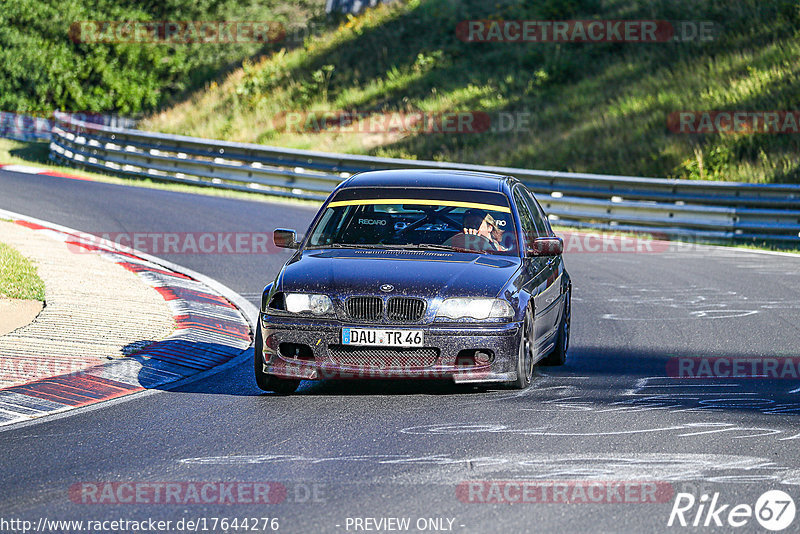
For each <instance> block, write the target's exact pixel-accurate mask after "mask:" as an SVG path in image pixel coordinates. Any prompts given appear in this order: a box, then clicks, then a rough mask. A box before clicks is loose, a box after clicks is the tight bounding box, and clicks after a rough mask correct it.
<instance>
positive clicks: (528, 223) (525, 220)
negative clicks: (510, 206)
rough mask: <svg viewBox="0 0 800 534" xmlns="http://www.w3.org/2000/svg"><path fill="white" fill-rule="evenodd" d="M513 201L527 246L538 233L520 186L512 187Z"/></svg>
mask: <svg viewBox="0 0 800 534" xmlns="http://www.w3.org/2000/svg"><path fill="white" fill-rule="evenodd" d="M514 203H515V204H516V205H517V211H518V212H519V219H520V222H521V223H522V233H523V242H524V243H525V246H526V247H527V246H528V245H530V244H531V242H533V240H534V239H536V237H537V236H538V235H539V233H538V232H537V230H536V226H535V225H534V222H533V216H532V215H531V212H530V208H529V207H528V203H527V202H526V201H525V195H524V193H523V192H522V188H521V187H520V186H517V187H515V188H514Z"/></svg>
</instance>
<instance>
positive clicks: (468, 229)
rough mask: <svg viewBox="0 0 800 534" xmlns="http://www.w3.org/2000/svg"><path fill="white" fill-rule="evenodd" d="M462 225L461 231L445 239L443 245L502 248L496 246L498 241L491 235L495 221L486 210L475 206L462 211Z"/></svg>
mask: <svg viewBox="0 0 800 534" xmlns="http://www.w3.org/2000/svg"><path fill="white" fill-rule="evenodd" d="M463 225H464V228H463V230H462V231H461V233H459V234H456V235H454V236H453V237H451V238H450V239H448V240H447V241H445V242H444V244H445V245H450V246H454V247H459V248H465V249H469V250H503V249H500V248H498V243H497V242H496V241H495V240H494V239H493V237H492V231H493V230H494V229H495V228H496V222H495V219H494V217H492V216H491V214H489V213H488V212H487V211H484V210H481V209H476V208H471V209H468V210H467V211H465V212H464V223H463ZM472 236H475V237H472Z"/></svg>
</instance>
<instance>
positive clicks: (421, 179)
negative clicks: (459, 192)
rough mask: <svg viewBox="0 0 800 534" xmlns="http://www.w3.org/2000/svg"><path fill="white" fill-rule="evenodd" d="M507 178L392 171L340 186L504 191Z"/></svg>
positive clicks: (357, 177)
mask: <svg viewBox="0 0 800 534" xmlns="http://www.w3.org/2000/svg"><path fill="white" fill-rule="evenodd" d="M507 179H508V176H503V175H502V174H490V173H488V172H470V171H456V170H445V169H394V170H387V171H368V172H363V173H360V174H356V175H354V176H352V177H350V178H349V179H348V180H346V181H345V182H344V183H343V184H342V186H341V187H342V188H349V187H426V188H427V187H431V188H437V189H472V190H479V191H503V183H504V182H505V180H507Z"/></svg>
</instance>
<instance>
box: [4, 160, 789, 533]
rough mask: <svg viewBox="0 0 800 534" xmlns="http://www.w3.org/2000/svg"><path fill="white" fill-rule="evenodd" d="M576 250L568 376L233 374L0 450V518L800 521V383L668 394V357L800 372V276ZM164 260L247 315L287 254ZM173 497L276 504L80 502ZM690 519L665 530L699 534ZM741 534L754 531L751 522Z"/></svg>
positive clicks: (169, 216)
mask: <svg viewBox="0 0 800 534" xmlns="http://www.w3.org/2000/svg"><path fill="white" fill-rule="evenodd" d="M0 208H4V209H7V210H11V211H15V212H18V213H23V214H26V215H30V216H34V217H38V218H41V219H44V220H47V221H51V222H54V223H58V224H62V225H66V226H69V227H72V228H76V229H79V230H82V231H86V232H90V233H104V232H207V231H213V232H271V231H272V229H273V228H275V227H278V226H281V227H290V228H296V229H297V230H298V231H299V232H300V233H302V232H304V231H305V228H306V225H307V224H308V222H309V221H310V219H311V217H312V216H313V215H314V213H315V209H314V208H313V207H306V206H301V205H293V204H288V203H274V204H272V203H270V204H267V203H259V202H249V201H243V200H232V199H224V198H216V197H208V196H199V195H190V194H184V193H171V192H163V191H157V190H151V189H144V188H132V187H125V186H118V185H110V184H103V183H96V182H88V181H78V180H69V179H63V178H57V177H49V176H37V175H26V174H18V173H12V172H5V171H0ZM568 248H569V242H568ZM577 248H578V247H577V246H573V247H572V248H571V250H570V252H568V253H567V254H566V255H565V258H566V259H565V261H566V264H567V268H568V269H569V271H570V274H571V276H572V279H573V284H574V293H573V319H572V320H573V323H572V332H573V333H572V342H571V348H570V356H569V359H568V361H567V364H566V365H565V366H563V367H560V368H540V369H539V371H538V375H537V377H536V378H535V379H534V384H533V386H532V387H531V388H530V389H529V390H528V391H525V392H522V393H519V392H515V391H510V390H502V389H494V390H488V391H485V390H479V389H476V388H471V387H456V386H454V385H451V384H447V383H439V382H433V381H427V382H421V383H403V382H386V381H373V382H353V381H329V382H322V383H307V382H305V383H303V385H302V386H301V389H300V390H299V392H298V393H297V394H296V395H294V396H290V397H278V396H274V395H271V394H265V393H262V392H261V391H260V390H258V389H257V388H256V386H255V383H254V380H253V376H252V364H251V362H250V361H247V362H245V363H243V364H242V365H239V366H236V367H233V368H230V369H227V370H224V371H222V372H221V373H219V374H216V375H214V376H211V377H208V378H205V379H203V380H200V381H197V382H194V383H191V384H188V385H186V386H183V387H180V388H178V389H176V390H171V391H159V392H157V393H155V394H150V395H144V396H139V397H137V398H134V399H132V400H130V401H127V402H123V403H119V404H112V405H107V406H103V407H101V408H100V409H96V410H92V411H87V412H83V413H77V414H75V415H71V416H69V417H64V418H61V419H56V420H44V421H42V422H40V423H38V424H35V425H31V426H27V427H22V428H11V429H10V430H7V431H4V432H0V448H1V449H2V451H3V462H2V466H1V467H0V487H2V492H0V494H2V496H0V517H2V518H3V519H10V518H19V519H27V520H31V521H34V523H36V522H37V521H39V519H40V518H47V520H110V519H121V518H122V519H139V520H141V519H147V518H153V519H156V520H165V521H166V520H170V521H173V524H175V522H176V521H178V520H181V519H182V518H185V519H195V520H196V519H205V520H206V525H207V526H208V527H209V528H210V526H211V523H209V522H208V521H210V520H211V519H212V518H214V517H217V518H222V517H227V518H230V519H233V518H237V517H238V518H243V517H259V518H261V517H269V518H278V519H279V530H280V531H282V532H353V531H356V530H355V528H356V526H357V525H358V523H356V522H355V521H354V518H375V519H376V520H379V519H380V518H387V517H400V518H410V531H418V530H416V528H417V526H418V524H417V522H418V520H420V518H424V519H425V521H422V522H420V523H419V525H421V526H423V527H426V529H427V530H429V531H430V530H431V527H434V526H437V524H436V523H433V522H428V521H427V519H428V518H444V521H443V522H442V524H441V525H440V527H441V528H442V529H445V528H448V527H449V528H451V529H452V531H454V532H464V533H467V532H470V533H471V532H526V531H538V530H539V529H549V530H552V531H558V532H654V531H664V530H667V521H668V519H669V516H670V511H671V510H672V507H673V503H674V501H675V495H676V493H677V492H688V493H692V494H693V495H694V496H695V497H697V498H698V499H699V498H700V496H701V495H702V494H703V493H706V494H708V495H710V496H711V495H713V494H714V493H717V492H718V493H719V497H718V499H719V504H730V505H732V506H733V505H736V504H742V503H743V504H749V505H751V506H753V505H755V504H756V500H757V499H758V497H759V496H760V495H761V494H762V493H764V492H765V491H767V490H771V489H781V490H783V491H785V492H787V493H788V494H789V495H790V496H792V497H793V498H794V500H795V501H796V502H798V503H800V456H799V455H798V454H797V451H798V448H799V447H800V424H798V414H799V413H800V380H798V379H797V378H796V377H794V378H792V376H791V375H790V374H784V376H787V378H783V379H763V378H739V379H726V378H701V379H676V378H674V377H670V376H669V375H670V374H671V373H672V374H674V371H675V369H677V368H678V365H680V362H681V361H683V362H684V363H685V362H691V361H692V360H679V358H690V357H721V358H728V359H729V360H722V361H723V362H726V361H730V362H732V361H733V360H734V359H735V358H747V357H750V358H773V359H778V358H785V357H798V356H800V350H799V348H800V330H798V325H800V259H796V258H791V257H787V256H783V255H767V254H756V253H751V252H746V251H742V250H736V249H722V248H705V247H692V246H686V247H672V248H670V249H664V250H661V249H660V248H659V247H656V248H657V249H658V250H656V251H655V252H644V253H631V252H607V253H599V252H581V251H578V250H576V249H577ZM156 255H159V254H156ZM160 256H162V257H164V258H165V259H167V260H170V261H172V262H175V263H178V264H180V265H183V266H185V267H188V268H190V269H194V270H196V271H198V272H200V273H203V274H205V275H207V276H210V277H212V278H214V279H216V280H218V281H220V282H222V283H223V284H226V285H227V286H229V287H230V288H232V289H233V290H235V291H237V292H239V293H240V294H242V295H244V296H245V297H246V298H247V299H248V300H249V301H251V302H252V303H253V304H256V305H258V303H259V300H258V298H259V295H260V291H261V289H262V288H263V286H264V284H265V283H267V282H268V281H269V280H270V279H271V278H272V277H273V276H274V274H275V273H276V272H277V269H278V268H279V266H280V265H281V264H282V263H283V262H284V261H285V260H286V259H287V258H288V254H287V253H286V252H280V253H272V254H267V255H253V254H160ZM109 298H114V296H113V295H109ZM779 361H780V362H781V363H780V365H784V362H787V361H789V362H791V361H792V360H786V359H782V360H779ZM794 362H795V370H796V366H797V360H794ZM748 365H749V364H748ZM720 369H722V367H720ZM787 373H788V371H787ZM178 481H184V482H196V483H200V482H204V481H210V482H231V481H250V482H274V483H277V484H278V485H276V486H274V487H275V488H279V491H278V493H277V494H275V495H277V496H278V497H279V498H278V500H280V501H282V502H280V503H277V504H258V505H248V504H223V505H218V504H193V503H188V504H180V505H175V504H166V505H165V504H158V503H157V504H148V503H145V502H138V503H122V502H119V503H115V504H84V503H81V502H80V500H81V499H80V495H79V494H76V493H74V491H75V487H81V486H76V485H80V484H82V483H87V482H91V483H102V482H132V483H138V484H140V487H144V485H146V484H147V483H155V482H178ZM470 481H540V482H542V483H543V484H544V485H547V484H548V483H550V482H553V481H556V482H568V483H569V484H572V485H571V486H570V487H571V488H573V489H574V487H576V486H575V481H579V482H580V481H595V482H596V481H604V482H605V483H606V484H609V483H610V482H622V483H625V482H635V483H641V482H652V483H654V484H656V486H657V487H658V488H659V492H660V493H659V494H658V495H659V496H660V497H659V498H657V499H655V500H658V501H661V502H645V503H637V502H628V503H619V502H612V503H606V502H597V503H592V502H579V503H564V502H556V503H539V502H536V503H516V504H513V505H512V504H507V503H483V502H464V501H470V500H472V501H480V500H482V499H484V498H486V497H487V496H488V493H487V492H485V491H484V492H482V491H479V490H477V489H475V488H476V487H478V486H469V485H465V483H468V482H470ZM280 485H282V486H280ZM487 487H488V486H487ZM70 488H73V493H72V494H70ZM280 488H285V492H286V493H285V496H284V495H283V494H282V493H280V492H281V491H283V490H282V489H280ZM469 488H473V492H472V493H470V492H469V491H468V489H469ZM487 491H488V490H487ZM314 492H316V494H314ZM663 492H666V493H663ZM511 497H513V494H512V495H511ZM576 498H578V499H579V500H580V496H579V495H578V497H576ZM587 498H588V497H587ZM243 500H246V497H243ZM632 500H635V499H632ZM75 501H78V502H75ZM732 506H731V507H732ZM729 510H730V508H729V509H728V510H726V511H725V512H724V513H723V514H722V515H721V516H720V517H721V519H722V520H723V521H725V520H726V519H727V513H728V511H729ZM696 511H697V507H696V506H695V507H694V508H693V509H692V511H691V512H687V514H686V518H687V519H688V520H689V521H693V520H694V512H696ZM348 518H350V519H348ZM448 520H452V522H451V521H448ZM704 521H705V516H703V517H702V520H701V521H700V525H701V526H700V527H697V528H693V527H689V528H685V529H681V528H678V529H677V530H681V531H682V530H699V531H704V530H706V531H707V530H710V529H711V528H710V527H708V528H703V527H702V524H703V522H704ZM711 524H713V520H712V523H711ZM798 524H800V518H797V519H795V522H794V524H793V525H792V527H790V528H789V531H792V530H794V529H796V528H797V525H798ZM361 525H362V526H365V527H366V525H374V524H372V523H361ZM261 526H262V525H259V528H260V527H261ZM384 526H386V524H384ZM675 528H676V527H673V529H675ZM198 530H200V531H202V527H201V528H200V529H198ZM217 530H220V529H219V528H218V529H217ZM737 530H738V531H742V532H751V531H763V529H762V527H761V525H759V523H758V522H757V520H756V519H755V518H750V520H749V522H748V523H747V524H746V525H745V526H743V527H742V528H739V529H737ZM229 531H230V532H236V530H233V529H230V530H229ZM239 531H240V532H242V531H243V530H239ZM361 531H363V530H361Z"/></svg>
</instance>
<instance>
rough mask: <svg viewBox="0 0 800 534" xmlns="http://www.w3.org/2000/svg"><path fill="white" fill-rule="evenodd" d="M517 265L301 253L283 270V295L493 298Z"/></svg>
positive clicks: (482, 258)
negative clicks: (384, 292) (387, 291)
mask: <svg viewBox="0 0 800 534" xmlns="http://www.w3.org/2000/svg"><path fill="white" fill-rule="evenodd" d="M519 266H520V259H519V258H516V257H509V256H492V255H485V254H470V253H460V252H439V251H427V250H426V251H385V250H372V249H343V250H340V249H321V250H308V251H304V252H303V253H302V254H301V255H299V256H298V257H296V258H295V259H293V260H292V261H290V262H289V263H288V264H287V265H286V267H285V268H284V270H283V272H282V274H281V277H280V280H279V283H280V287H281V290H282V291H288V292H291V291H295V292H304V293H325V294H330V295H334V294H336V295H340V296H342V297H347V296H349V295H369V294H376V293H377V294H380V293H381V289H380V288H381V286H382V285H384V284H390V285H392V286H394V289H393V290H392V291H391V294H393V295H406V296H419V297H426V298H433V297H436V296H440V297H443V298H447V297H454V296H475V297H495V296H497V295H498V294H499V293H500V292H501V291H502V290H503V288H504V287H505V285H506V283H507V282H508V280H509V279H510V278H511V276H512V275H513V274H514V272H515V271H516V270H517V269H518V268H519Z"/></svg>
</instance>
